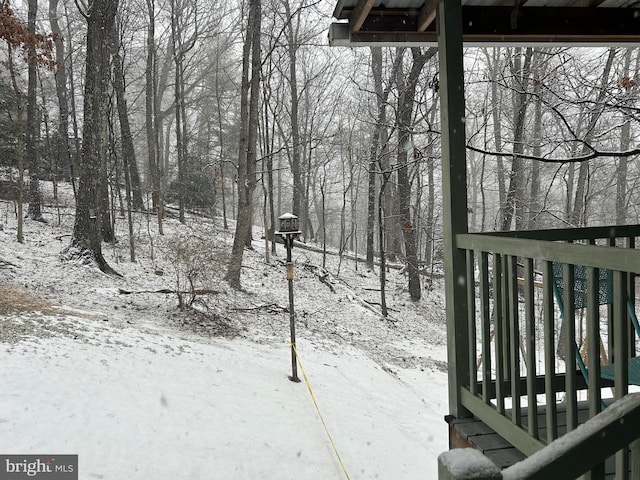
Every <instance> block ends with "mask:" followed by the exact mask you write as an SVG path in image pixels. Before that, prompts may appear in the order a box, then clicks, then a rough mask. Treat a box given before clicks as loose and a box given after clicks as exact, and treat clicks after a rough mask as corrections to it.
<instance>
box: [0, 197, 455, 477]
mask: <svg viewBox="0 0 640 480" xmlns="http://www.w3.org/2000/svg"><path fill="white" fill-rule="evenodd" d="M45 187H46V185H45ZM66 194H67V197H68V190H67V191H66ZM61 198H63V199H64V197H61ZM45 203H46V204H47V206H46V207H45V217H46V219H47V220H48V223H47V224H41V223H37V222H31V221H28V220H27V221H26V223H25V241H24V243H23V244H19V243H17V242H16V240H15V234H16V230H15V229H16V225H15V215H14V209H13V208H14V207H13V205H12V204H11V203H7V202H5V201H0V227H2V229H1V230H0V365H1V367H0V453H2V454H13V453H15V454H52V453H54V454H78V455H79V464H80V466H79V472H80V475H79V478H81V479H102V478H104V479H114V480H121V479H140V480H143V479H152V478H153V479H160V480H162V479H340V478H346V475H345V473H344V472H343V471H342V468H341V466H340V463H339V461H338V456H337V455H336V452H335V451H334V449H333V447H332V445H331V442H330V440H329V437H328V435H327V433H326V432H325V429H324V427H323V424H322V421H321V419H320V416H319V414H318V411H317V410H316V407H315V405H314V403H313V400H312V397H311V395H310V392H309V390H308V388H307V385H306V383H305V382H304V381H303V382H301V383H293V382H291V381H289V380H288V378H287V377H288V375H290V373H291V372H290V370H291V356H290V349H289V343H290V340H289V314H288V312H287V311H286V307H287V306H288V291H287V283H286V279H285V267H284V264H283V258H284V251H283V250H282V246H278V254H277V256H276V257H271V258H270V260H269V261H268V262H267V261H266V260H265V254H264V242H263V241H261V240H260V239H259V236H260V232H259V231H258V230H257V229H256V232H255V237H256V241H255V242H254V250H252V251H247V252H246V253H245V262H243V269H242V283H243V287H244V290H243V291H239V292H238V291H234V290H232V289H230V288H229V287H228V286H227V284H226V283H225V282H224V281H223V279H222V277H223V275H224V273H225V270H226V266H225V260H226V258H225V252H227V250H228V245H229V244H230V241H231V235H232V232H229V231H224V230H223V229H222V228H221V225H220V224H221V222H218V221H210V220H204V219H201V218H195V217H191V218H190V219H189V221H188V222H187V225H186V226H185V225H181V224H179V223H178V222H177V221H175V220H172V219H167V220H166V222H165V225H164V228H165V235H163V236H159V235H157V233H156V231H157V228H156V227H155V220H154V219H153V217H148V216H146V215H138V216H136V217H135V218H136V228H135V233H136V237H135V238H136V256H137V261H136V262H135V263H132V262H130V261H128V258H129V244H128V237H127V234H126V232H127V229H126V224H125V223H124V220H123V219H120V218H118V222H117V231H118V237H119V242H118V243H117V244H116V245H115V246H111V245H105V246H104V253H105V256H106V258H107V260H108V262H109V263H110V264H111V266H112V267H114V268H115V269H116V270H117V271H118V272H119V273H120V274H122V277H121V278H116V277H111V276H107V275H104V274H102V273H101V272H99V271H98V270H96V269H95V268H92V267H89V266H85V265H81V264H79V263H71V262H69V261H62V260H61V255H60V253H61V251H62V250H63V249H64V248H65V247H66V246H67V245H68V243H69V240H70V236H69V235H70V233H71V229H72V225H73V217H72V214H73V209H71V208H61V209H60V210H58V209H56V208H54V207H53V205H54V201H53V199H51V198H50V196H47V197H46V198H45ZM61 203H62V204H63V205H64V204H66V205H67V206H71V201H69V200H66V201H61ZM58 214H60V215H58ZM205 247H206V248H205ZM185 251H186V252H194V253H193V255H186V257H185V255H184V254H183V253H184V252H185ZM203 252H205V253H203ZM185 258H195V259H196V266H199V267H200V269H199V270H198V269H197V268H196V270H197V271H198V273H199V275H200V277H198V278H199V279H200V284H199V286H200V287H201V288H207V289H208V290H212V291H213V293H210V294H206V295H205V294H203V295H199V296H198V297H197V299H196V303H195V305H196V306H197V308H198V309H199V311H200V313H195V312H193V311H181V310H179V309H178V308H177V304H178V301H177V295H176V294H171V293H169V294H167V293H159V292H158V290H161V289H168V290H176V289H177V288H178V286H179V287H180V289H183V288H185V287H184V283H185V279H184V278H180V276H179V274H180V273H181V272H184V271H185V270H186V269H187V268H195V267H194V265H188V263H189V262H188V261H187V260H185ZM293 258H294V262H295V280H294V288H295V302H296V313H297V346H298V347H297V348H298V352H299V354H300V360H301V364H302V367H303V368H304V372H305V373H306V375H307V377H308V379H309V384H310V386H311V388H312V391H313V395H314V397H315V399H316V401H317V404H318V407H319V411H320V413H321V415H322V417H323V418H324V421H325V422H326V425H327V427H328V430H329V432H330V435H331V437H332V438H333V441H334V445H335V449H336V451H337V453H338V454H339V455H340V457H341V459H342V461H343V463H344V466H345V469H346V471H347V472H348V474H349V476H350V478H352V479H354V480H355V479H375V478H380V479H394V480H395V479H416V480H417V479H421V480H423V479H435V478H437V462H436V458H437V456H438V455H439V454H440V453H441V452H442V451H444V450H446V449H447V428H446V423H445V422H444V415H445V414H446V413H447V393H446V364H445V360H446V351H445V338H446V335H445V325H444V312H443V296H442V292H441V286H440V285H438V283H437V282H436V283H435V284H434V288H433V289H432V290H425V291H424V296H423V299H422V300H421V301H420V302H418V303H414V302H411V301H410V300H409V296H408V293H407V292H406V291H405V290H406V289H405V286H406V279H405V278H404V276H403V274H402V273H401V272H400V271H397V270H392V271H391V272H390V273H389V283H388V285H387V289H388V293H389V298H388V304H389V306H390V313H391V318H392V320H391V321H389V320H383V319H382V318H381V317H380V316H379V315H377V314H376V313H374V311H372V309H373V310H375V309H379V306H378V305H376V303H377V302H379V299H378V298H377V296H379V292H377V291H376V287H377V283H378V277H377V275H376V274H375V273H372V272H367V271H366V270H365V268H364V266H363V265H359V266H358V268H357V269H356V264H355V262H353V261H347V260H343V261H342V263H339V259H338V258H337V257H336V256H330V257H329V258H328V263H327V269H326V271H327V272H328V273H329V276H328V277H327V278H326V281H327V282H328V283H330V286H331V287H332V288H330V286H329V285H327V284H326V283H323V282H321V281H320V279H319V277H318V273H319V272H321V270H319V266H320V265H321V264H322V258H321V255H320V254H318V253H315V252H311V251H308V250H305V249H303V248H295V249H294V255H293ZM204 264H206V265H208V266H209V267H210V268H202V265H204ZM338 272H339V275H337V273H338ZM323 273H324V272H323ZM179 278H180V280H179V281H178V279H179ZM178 283H179V285H178ZM332 290H333V291H332ZM123 292H130V293H128V294H126V293H123ZM299 373H300V376H302V375H301V372H300V371H299Z"/></svg>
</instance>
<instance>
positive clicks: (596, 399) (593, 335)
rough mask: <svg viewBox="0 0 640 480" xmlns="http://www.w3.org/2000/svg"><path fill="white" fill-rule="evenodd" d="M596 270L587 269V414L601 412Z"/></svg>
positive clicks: (592, 414)
mask: <svg viewBox="0 0 640 480" xmlns="http://www.w3.org/2000/svg"><path fill="white" fill-rule="evenodd" d="M598 278H599V274H598V269H597V268H587V332H586V333H587V342H588V344H587V369H588V371H589V380H588V382H589V414H590V416H592V417H595V416H596V415H597V414H598V413H600V411H601V410H602V392H601V388H602V380H601V378H600V361H601V359H600V341H601V340H600V308H599V305H598V295H597V293H596V292H597V291H598Z"/></svg>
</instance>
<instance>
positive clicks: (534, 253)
mask: <svg viewBox="0 0 640 480" xmlns="http://www.w3.org/2000/svg"><path fill="white" fill-rule="evenodd" d="M456 238H457V243H458V246H460V247H461V248H465V249H471V250H480V251H483V252H496V253H501V254H504V255H516V256H522V257H530V258H535V259H537V260H547V261H553V262H561V263H571V264H573V265H584V266H586V267H597V268H601V269H604V268H608V269H610V270H620V271H623V272H634V273H640V250H637V249H634V250H632V249H628V248H614V249H612V248H610V247H606V246H598V245H582V244H568V243H556V242H547V241H544V240H529V239H522V238H505V237H499V236H494V235H491V236H490V235H480V234H461V235H458V236H457V237H456Z"/></svg>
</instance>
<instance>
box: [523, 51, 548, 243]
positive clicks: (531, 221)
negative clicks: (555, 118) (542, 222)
mask: <svg viewBox="0 0 640 480" xmlns="http://www.w3.org/2000/svg"><path fill="white" fill-rule="evenodd" d="M536 53H537V50H536ZM541 62H542V55H539V54H535V53H534V68H533V74H534V80H533V93H534V102H535V103H534V107H533V108H534V115H533V152H532V153H533V155H534V156H536V157H540V155H541V154H542V88H541V79H542V77H543V73H544V72H543V67H542V65H541ZM539 197H540V162H536V161H534V162H531V189H530V198H529V208H528V210H529V213H528V215H527V228H528V229H530V230H533V229H535V228H536V226H537V224H538V216H539V215H540V211H541V209H542V205H541V203H540V198H539Z"/></svg>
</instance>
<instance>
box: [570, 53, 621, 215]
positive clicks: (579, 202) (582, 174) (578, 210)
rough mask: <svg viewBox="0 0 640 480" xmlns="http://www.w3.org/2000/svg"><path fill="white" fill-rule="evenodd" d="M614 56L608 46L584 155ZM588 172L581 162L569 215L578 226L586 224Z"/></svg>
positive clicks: (585, 164)
mask: <svg viewBox="0 0 640 480" xmlns="http://www.w3.org/2000/svg"><path fill="white" fill-rule="evenodd" d="M615 56H616V49H615V48H610V49H609V55H608V57H607V63H606V64H605V67H604V71H603V72H602V77H601V78H600V86H599V87H598V97H597V99H596V101H595V103H594V106H593V109H592V111H591V115H590V117H589V123H588V125H587V130H586V133H585V138H584V142H583V147H582V154H583V155H586V154H587V153H589V152H590V147H589V144H590V143H591V142H592V141H593V139H594V137H595V129H596V125H597V123H598V120H599V119H600V116H601V115H602V112H603V111H604V108H605V105H604V99H605V96H606V94H607V90H608V89H607V85H608V83H609V75H610V73H611V67H612V65H613V60H614V58H615ZM588 172H589V162H582V163H581V164H580V168H579V170H578V181H577V183H576V192H575V198H574V201H573V212H572V215H571V224H572V225H574V226H576V227H578V226H585V225H586V224H587V218H586V211H585V210H586V205H585V198H586V195H587V176H588Z"/></svg>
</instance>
